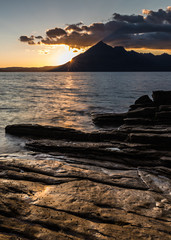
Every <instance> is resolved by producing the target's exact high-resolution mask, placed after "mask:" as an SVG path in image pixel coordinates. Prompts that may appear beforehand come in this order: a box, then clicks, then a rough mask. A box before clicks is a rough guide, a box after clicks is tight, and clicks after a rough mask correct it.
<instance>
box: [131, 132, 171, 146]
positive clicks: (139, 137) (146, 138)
mask: <svg viewBox="0 0 171 240" xmlns="http://www.w3.org/2000/svg"><path fill="white" fill-rule="evenodd" d="M128 140H129V141H130V142H135V143H144V144H152V145H155V146H158V147H159V148H166V149H168V148H170V146H171V134H160V135H159V134H152V133H131V134H130V135H129V139H128Z"/></svg>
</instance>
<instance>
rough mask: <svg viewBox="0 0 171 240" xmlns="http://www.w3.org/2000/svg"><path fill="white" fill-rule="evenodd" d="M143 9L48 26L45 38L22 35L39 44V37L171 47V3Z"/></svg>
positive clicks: (79, 44)
mask: <svg viewBox="0 0 171 240" xmlns="http://www.w3.org/2000/svg"><path fill="white" fill-rule="evenodd" d="M142 13H143V15H122V14H119V13H114V14H113V17H112V20H110V21H108V22H106V23H100V22H97V23H92V24H90V25H84V24H83V23H82V22H79V23H76V24H67V26H66V27H65V28H64V29H62V28H58V27H56V28H54V29H49V30H47V31H46V36H45V37H44V38H42V37H41V36H39V37H40V38H38V37H34V36H31V37H27V36H21V37H20V41H21V42H25V43H28V44H31V43H34V44H35V42H36V40H37V41H38V40H39V41H38V42H36V44H45V45H55V44H56V45H57V44H66V45H69V46H70V47H73V48H77V49H79V48H85V47H89V46H92V45H93V44H95V43H97V42H98V41H101V40H103V41H105V42H106V43H109V44H111V45H112V46H116V45H122V46H124V47H127V48H153V49H155V48H156V49H162V48H165V49H171V6H169V7H167V9H166V10H163V9H159V10H158V11H152V10H148V9H144V10H143V11H142Z"/></svg>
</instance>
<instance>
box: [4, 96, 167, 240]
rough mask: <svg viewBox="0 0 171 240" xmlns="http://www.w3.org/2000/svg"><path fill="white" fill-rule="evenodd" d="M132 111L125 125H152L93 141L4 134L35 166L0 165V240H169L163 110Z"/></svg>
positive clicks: (29, 128)
mask: <svg viewBox="0 0 171 240" xmlns="http://www.w3.org/2000/svg"><path fill="white" fill-rule="evenodd" d="M143 101H145V103H144V102H143ZM147 102H149V104H151V105H148V106H147V105H146V106H144V107H143V104H147ZM136 104H138V105H141V107H137V108H136V107H135V108H134V110H131V111H129V112H128V114H127V119H136V118H139V119H141V120H143V119H144V121H145V119H149V120H150V119H151V120H152V121H153V122H152V123H150V124H149V125H147V124H145V123H141V124H140V122H138V124H137V125H130V124H128V125H126V124H124V125H122V126H121V127H120V128H119V129H117V130H110V131H103V132H101V131H100V132H99V131H96V132H92V133H84V132H81V131H76V130H73V129H64V128H54V127H48V126H44V127H43V126H40V125H12V126H8V127H6V132H7V133H10V134H13V135H17V136H22V137H25V138H26V139H27V143H26V148H27V149H29V150H30V151H31V152H32V154H33V155H35V159H34V160H33V159H32V160H30V159H28V158H27V156H25V158H24V157H23V158H22V159H18V158H17V157H16V158H15V159H14V158H13V159H11V158H10V156H8V157H7V156H1V157H0V167H1V173H0V190H1V191H0V232H1V234H0V239H54V240H56V239H61V240H62V239H64V240H65V239H74V240H77V239H88V240H89V239H90V240H91V239H92V240H94V239H99V240H101V239H102V240H105V239H106V240H108V239H111V240H112V239H125V240H126V239H144V240H146V239H166V240H167V239H170V237H171V225H170V223H171V205H170V203H171V194H170V189H171V179H170V174H171V168H170V167H171V164H170V163H171V148H170V146H171V126H170V125H169V124H166V123H165V125H163V123H162V121H163V119H166V118H167V116H166V115H164V114H165V113H162V112H167V114H168V113H169V111H170V106H169V105H167V106H166V105H164V106H157V105H154V102H153V103H151V102H150V101H149V100H148V99H147V97H145V98H142V99H140V100H139V101H137V102H136V103H135V105H136ZM159 113H161V115H160V114H159ZM157 114H158V115H157ZM162 114H163V115H162ZM162 116H163V117H162ZM159 118H160V121H161V122H160V124H159V123H157V125H156V122H157V121H156V119H159ZM167 119H168V118H167ZM42 152H43V153H46V154H48V155H47V156H48V158H47V159H45V158H43V157H42Z"/></svg>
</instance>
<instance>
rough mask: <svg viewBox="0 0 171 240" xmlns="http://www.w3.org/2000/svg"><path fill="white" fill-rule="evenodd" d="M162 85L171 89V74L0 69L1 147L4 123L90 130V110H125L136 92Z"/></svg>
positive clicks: (144, 91)
mask: <svg viewBox="0 0 171 240" xmlns="http://www.w3.org/2000/svg"><path fill="white" fill-rule="evenodd" d="M160 89H161V90H168V89H171V73H160V72H159V73H138V72H137V73H131V72H130V73H0V113H1V115H0V132H1V140H0V141H1V142H0V144H1V145H0V148H1V149H0V151H1V150H2V149H5V148H6V147H7V148H9V142H10V140H9V139H6V138H5V137H4V127H5V126H6V125H9V124H15V123H39V124H44V125H53V126H62V127H70V128H76V129H80V130H84V131H91V130H94V129H96V128H95V126H94V125H93V124H92V121H91V114H92V113H102V112H124V111H127V109H128V107H129V105H131V104H133V103H134V101H135V100H136V99H137V98H138V97H140V96H142V95H144V94H149V96H151V93H152V91H153V90H160ZM15 147H16V148H17V146H15Z"/></svg>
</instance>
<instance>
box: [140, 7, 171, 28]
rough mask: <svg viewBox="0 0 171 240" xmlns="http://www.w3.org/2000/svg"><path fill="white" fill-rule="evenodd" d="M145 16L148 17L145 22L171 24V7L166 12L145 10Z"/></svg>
mask: <svg viewBox="0 0 171 240" xmlns="http://www.w3.org/2000/svg"><path fill="white" fill-rule="evenodd" d="M143 14H145V15H147V16H146V17H145V21H147V22H151V23H155V24H162V23H170V24H171V7H167V9H166V11H164V10H163V9H159V10H158V11H157V12H155V11H152V10H147V9H144V10H143Z"/></svg>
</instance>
